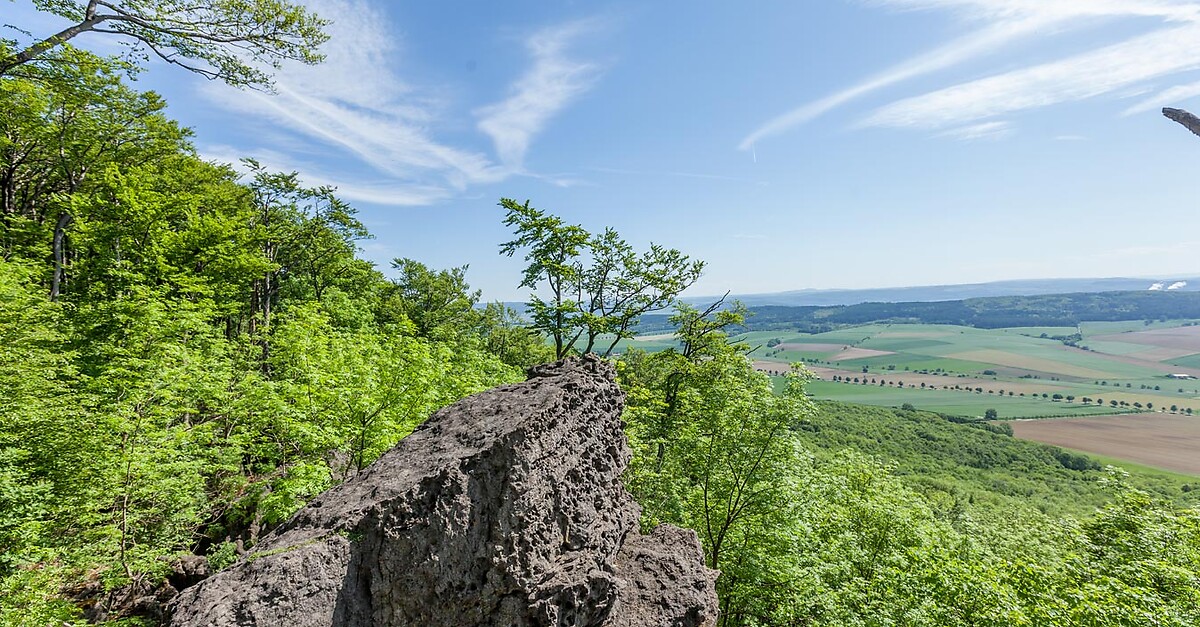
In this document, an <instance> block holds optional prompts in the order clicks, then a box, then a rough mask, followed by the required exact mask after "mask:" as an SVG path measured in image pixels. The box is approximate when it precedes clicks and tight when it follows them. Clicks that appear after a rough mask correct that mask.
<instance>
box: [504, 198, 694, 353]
mask: <svg viewBox="0 0 1200 627" xmlns="http://www.w3.org/2000/svg"><path fill="white" fill-rule="evenodd" d="M500 206H502V207H504V208H505V210H506V211H507V214H506V216H505V220H504V224H505V225H506V226H509V227H512V228H513V231H514V235H516V239H513V240H511V241H509V242H506V243H504V244H502V245H501V247H500V252H501V253H502V254H504V255H508V256H512V255H514V254H515V253H516V252H517V251H519V250H525V251H526V254H525V260H526V261H528V262H529V265H527V266H526V267H525V272H524V275H523V279H522V282H521V286H522V287H527V288H529V289H533V290H537V289H539V287H541V286H542V285H544V286H545V287H546V289H547V290H548V292H549V298H548V299H546V300H543V299H542V298H541V297H540V296H538V294H537V293H536V292H535V293H534V294H533V295H532V297H531V299H530V303H529V314H530V317H531V319H532V323H533V324H532V326H533V328H535V329H537V330H539V331H542V332H545V333H546V334H547V335H549V336H550V337H552V338H553V339H554V348H555V351H554V352H555V356H556V358H559V359H561V358H562V357H564V356H566V355H567V354H569V353H570V352H571V351H572V350H574V349H576V348H577V347H578V349H579V350H580V351H581V352H585V353H588V352H601V351H598V350H597V349H598V348H599V346H597V342H598V341H599V339H600V338H601V336H603V335H605V334H610V335H612V339H611V340H610V341H609V342H608V346H607V347H606V348H605V349H604V350H603V351H602V352H601V353H602V354H603V355H605V356H608V355H610V354H612V352H613V350H614V349H615V348H616V346H617V343H618V342H619V341H620V340H621V339H623V338H629V337H632V336H633V334H634V332H633V328H634V326H635V325H636V324H637V323H638V321H639V319H640V318H641V316H642V315H644V314H646V313H649V312H651V311H655V310H658V309H662V308H664V307H668V306H670V305H671V304H672V303H674V301H675V298H676V297H677V296H678V295H679V294H680V293H681V292H682V291H683V290H685V289H687V288H688V287H689V286H691V284H692V283H694V282H695V281H696V279H698V278H699V277H700V274H701V272H702V271H703V269H704V263H703V262H700V261H693V260H691V259H690V258H689V257H688V256H687V255H684V254H683V253H681V252H679V251H678V250H675V249H673V248H670V249H669V248H664V247H662V246H659V245H657V244H651V245H650V249H649V250H648V251H646V252H644V253H641V254H638V253H637V252H635V251H634V250H633V247H632V246H630V245H629V244H628V243H627V242H625V240H623V239H621V237H620V235H619V234H618V233H617V232H616V231H615V230H613V229H611V228H609V229H605V231H604V232H603V233H601V234H599V235H591V234H589V233H588V232H587V231H586V230H585V229H584V228H583V227H581V226H579V225H574V224H566V223H565V222H563V220H562V219H561V218H558V217H555V216H551V215H548V214H546V213H545V212H543V211H540V210H537V209H534V208H533V207H531V206H530V205H529V202H528V201H526V202H525V204H519V203H517V202H516V201H514V200H510V199H508V198H504V199H501V200H500Z"/></svg>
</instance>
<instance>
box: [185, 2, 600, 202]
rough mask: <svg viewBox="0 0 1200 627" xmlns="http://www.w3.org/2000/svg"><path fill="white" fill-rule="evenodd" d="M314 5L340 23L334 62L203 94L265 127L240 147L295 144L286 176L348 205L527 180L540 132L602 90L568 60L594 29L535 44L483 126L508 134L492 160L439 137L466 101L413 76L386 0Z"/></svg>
mask: <svg viewBox="0 0 1200 627" xmlns="http://www.w3.org/2000/svg"><path fill="white" fill-rule="evenodd" d="M312 4H313V6H314V8H315V9H317V10H318V11H319V12H320V13H321V14H322V15H323V16H328V17H330V18H331V19H332V24H331V25H330V26H329V28H328V29H327V32H328V33H329V34H330V36H331V38H330V40H329V42H328V43H327V44H325V46H323V48H322V52H324V53H325V55H326V60H325V62H324V63H321V64H318V65H315V66H306V65H301V64H288V65H287V66H285V67H284V68H283V70H282V71H279V72H277V74H276V91H277V93H275V94H262V93H257V92H245V91H239V90H234V89H232V88H229V87H227V86H225V85H222V84H219V83H207V84H205V85H204V86H203V87H202V89H203V93H204V94H205V95H206V96H207V97H208V98H209V99H211V100H212V101H213V102H215V103H217V104H218V105H220V106H222V107H223V108H225V109H227V110H229V111H231V112H234V113H235V114H237V115H239V116H242V117H243V118H245V119H248V120H250V121H252V122H261V123H262V125H263V126H264V127H266V129H267V130H266V131H264V132H263V133H262V134H261V135H258V136H255V137H251V138H247V139H249V140H250V141H248V142H246V144H245V145H239V147H238V152H240V153H247V154H252V155H253V154H262V153H263V152H264V148H265V147H268V146H274V147H278V146H280V145H281V144H283V143H286V144H287V145H288V154H289V155H290V156H288V157H284V156H283V155H282V154H279V155H278V157H279V158H278V164H277V165H278V166H280V167H279V169H282V170H285V171H288V170H298V171H300V172H301V174H302V175H303V176H304V179H305V180H306V181H308V182H309V184H329V185H334V186H336V187H338V189H339V192H340V194H341V195H342V196H343V197H344V198H346V199H349V200H360V201H365V202H371V203H379V204H388V205H423V204H429V203H431V202H435V201H437V200H439V199H443V198H447V197H450V196H453V195H456V194H461V193H462V192H463V191H464V190H466V189H467V188H468V187H470V186H471V185H477V184H486V183H493V182H497V181H501V180H503V179H505V178H507V177H509V176H512V175H514V174H519V173H521V172H520V171H519V169H518V168H516V167H514V166H515V165H519V162H520V159H521V158H523V156H524V153H525V151H526V150H527V148H528V145H529V142H530V141H531V139H532V137H533V136H534V135H535V134H536V133H537V132H538V131H539V130H540V129H541V128H542V126H543V125H544V124H545V122H546V120H547V119H549V117H550V116H551V115H552V114H553V113H555V112H557V111H558V110H559V109H561V108H562V107H563V106H566V105H567V104H568V103H569V102H570V100H571V98H572V97H573V96H575V95H577V94H578V93H579V92H580V91H582V90H583V89H586V88H587V87H588V86H590V84H591V83H590V79H589V81H583V80H582V77H583V75H584V74H587V73H588V70H589V69H590V68H591V66H590V65H588V64H585V63H578V62H571V61H568V60H566V59H565V58H564V57H563V56H562V52H563V50H564V49H565V47H566V46H567V44H568V43H569V42H570V40H571V38H572V37H574V36H575V35H577V34H579V33H581V32H583V27H584V26H585V25H586V22H577V23H573V24H570V25H568V26H566V27H560V28H557V29H553V28H552V29H547V30H546V31H543V32H542V33H540V34H539V36H537V37H534V38H532V39H531V40H530V41H531V43H530V44H529V45H530V50H531V52H532V53H533V67H532V69H531V70H529V71H528V72H527V73H526V74H525V75H524V77H523V78H521V80H520V81H518V82H517V83H516V86H515V87H514V93H513V95H512V96H511V97H510V98H509V99H508V100H505V101H504V102H502V103H499V104H498V105H494V107H495V108H496V117H495V120H494V123H493V124H492V125H489V126H488V127H487V128H485V129H484V130H486V131H488V133H489V134H490V135H492V137H493V138H494V139H495V138H496V137H497V134H499V133H502V132H507V133H508V134H507V135H506V136H505V137H506V138H505V139H504V140H503V141H501V140H500V139H496V147H497V151H498V153H499V155H498V158H496V157H492V156H490V155H488V154H487V153H486V152H483V151H480V150H477V149H471V148H464V147H460V146H456V145H452V144H450V143H448V142H445V141H442V140H440V139H439V138H438V137H437V134H436V129H437V128H438V127H439V126H447V127H455V126H461V124H462V120H453V119H452V120H445V119H442V116H445V115H447V114H446V113H444V112H446V111H455V109H456V107H455V106H454V104H455V103H448V102H445V101H443V100H442V99H440V98H438V97H436V96H434V95H432V94H431V93H430V92H431V91H432V90H430V89H420V88H417V87H414V86H412V85H410V84H409V83H408V82H407V81H405V80H404V78H403V76H402V74H403V69H404V64H405V58H406V53H407V51H406V50H404V49H402V40H401V39H400V38H399V36H398V35H397V32H398V31H397V29H396V28H394V24H392V23H390V21H389V18H388V17H387V16H386V15H385V14H384V13H383V12H382V11H381V10H380V9H379V8H378V7H379V5H378V4H377V3H374V2H371V1H369V0H322V1H321V2H319V3H316V2H313V3H312ZM589 76H590V74H589ZM447 91H453V90H447ZM457 108H459V109H461V108H462V107H461V106H459V107H457ZM506 121H507V124H505V122H506ZM480 126H481V128H482V127H483V123H481V124H480ZM493 129H494V130H495V132H493ZM505 129H508V130H507V131H505ZM279 135H283V136H284V137H282V138H281V137H279ZM255 143H257V144H258V145H254V144H255ZM267 152H269V151H267ZM514 160H515V162H514ZM318 164H319V165H318Z"/></svg>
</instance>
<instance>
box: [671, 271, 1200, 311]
mask: <svg viewBox="0 0 1200 627" xmlns="http://www.w3.org/2000/svg"><path fill="white" fill-rule="evenodd" d="M1180 284H1183V285H1180ZM1155 286H1157V288H1158V290H1156V291H1168V289H1169V288H1172V286H1174V289H1170V291H1200V277H1163V278H1128V277H1114V278H1104V279H1027V280H1016V281H992V282H990V283H968V284H961V285H925V286H914V287H886V288H873V289H861V290H795V291H790V292H776V293H772V294H741V295H737V296H731V297H730V299H737V300H740V301H742V302H743V303H745V304H746V305H747V306H749V307H760V306H766V305H782V306H790V307H797V306H823V307H827V306H831V305H857V304H859V303H871V302H874V303H898V302H935V301H947V300H964V299H968V298H987V297H991V296H1038V295H1042V294H1071V293H1081V292H1132V291H1149V290H1150V289H1151V288H1152V287H1155ZM684 300H686V301H687V302H690V303H693V304H701V303H711V302H712V301H714V300H716V298H714V297H695V298H686V299H684Z"/></svg>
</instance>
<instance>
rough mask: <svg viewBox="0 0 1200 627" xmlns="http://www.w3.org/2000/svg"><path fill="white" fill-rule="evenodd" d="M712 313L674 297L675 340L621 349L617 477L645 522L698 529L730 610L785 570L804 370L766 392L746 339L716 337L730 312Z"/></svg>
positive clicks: (733, 314) (747, 602) (741, 607)
mask: <svg viewBox="0 0 1200 627" xmlns="http://www.w3.org/2000/svg"><path fill="white" fill-rule="evenodd" d="M714 310H715V307H714V308H712V309H709V310H708V311H699V310H697V309H695V308H693V307H690V306H688V305H679V306H678V313H677V314H676V316H675V318H676V319H677V322H678V324H677V326H678V328H679V329H680V330H679V332H678V334H677V339H678V340H679V344H680V346H681V349H680V350H675V349H668V350H665V351H661V352H657V353H643V352H640V351H630V352H627V353H626V354H625V355H623V356H622V358H621V360H620V362H618V372H619V373H620V378H621V384H622V387H623V388H624V389H625V390H626V393H627V394H628V400H627V405H626V411H625V416H624V418H625V422H626V425H627V433H628V435H629V441H630V446H631V447H632V449H633V459H632V461H631V463H630V467H629V470H628V471H627V475H626V481H627V484H628V485H629V487H630V490H631V491H632V492H633V493H634V495H635V496H636V497H637V498H638V501H639V502H640V503H641V504H642V505H643V507H644V508H645V509H644V511H643V522H644V524H646V525H654V524H658V523H660V522H671V523H675V524H678V525H682V526H686V527H691V528H692V529H695V530H696V531H697V532H698V533H699V535H700V539H701V543H702V544H703V545H704V548H705V553H706V556H707V561H708V566H709V567H710V568H714V569H719V570H721V572H722V574H721V577H720V578H719V579H718V592H719V594H720V596H721V598H722V612H723V615H725V616H734V615H736V614H738V613H739V612H743V611H745V608H746V607H748V606H752V605H755V604H758V603H760V602H761V598H760V597H761V595H762V594H763V591H764V590H775V589H777V588H778V586H779V585H780V583H781V578H783V577H786V574H787V573H786V571H785V570H781V569H782V565H783V563H784V562H785V561H786V560H785V556H786V555H787V553H788V551H789V543H790V541H791V538H790V532H789V520H790V519H791V518H792V517H793V515H794V512H793V511H792V508H791V507H790V505H789V503H790V502H791V493H792V491H793V490H794V489H795V487H796V485H797V484H798V483H799V482H800V481H801V480H802V477H801V476H800V475H799V474H798V471H799V470H800V468H801V466H802V461H803V459H802V456H801V455H800V451H799V450H798V449H797V447H796V446H795V438H794V435H793V433H794V432H793V430H792V426H793V424H794V423H795V421H796V420H798V419H799V418H801V417H803V416H805V415H807V414H808V413H809V412H810V411H811V405H810V404H809V402H808V400H807V397H806V396H805V395H804V392H803V384H804V382H805V380H806V379H807V377H806V375H805V373H804V372H803V371H802V370H796V371H794V372H793V373H792V374H791V375H789V379H788V385H787V386H786V388H785V390H784V392H783V394H782V395H776V394H774V393H773V391H772V386H771V382H770V379H769V378H768V377H767V376H766V375H764V374H762V373H760V372H757V371H755V370H754V369H753V367H752V365H751V363H750V361H749V360H748V359H747V358H746V356H745V350H746V347H745V346H744V345H739V344H733V343H729V342H728V339H727V336H726V335H725V332H724V330H725V329H726V328H727V327H729V326H732V325H735V324H737V323H738V322H740V319H741V318H740V314H739V313H738V311H740V310H737V309H735V310H733V311H723V312H721V313H719V314H717V315H716V316H715V317H710V315H711V314H712V313H713V311H714ZM723 620H726V621H728V620H729V619H723Z"/></svg>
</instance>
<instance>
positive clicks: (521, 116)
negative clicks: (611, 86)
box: [476, 20, 599, 170]
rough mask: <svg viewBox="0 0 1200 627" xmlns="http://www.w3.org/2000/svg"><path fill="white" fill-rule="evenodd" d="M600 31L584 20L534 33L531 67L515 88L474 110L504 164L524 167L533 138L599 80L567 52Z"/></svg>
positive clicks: (592, 66) (595, 70) (594, 68)
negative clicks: (571, 46) (572, 46)
mask: <svg viewBox="0 0 1200 627" xmlns="http://www.w3.org/2000/svg"><path fill="white" fill-rule="evenodd" d="M596 27H597V22H595V21H593V20H585V21H579V22H572V23H569V24H564V25H560V26H555V27H552V28H547V29H544V30H542V31H540V32H538V33H535V34H534V35H533V36H532V37H530V38H528V39H527V40H526V42H525V46H526V48H527V49H528V51H529V54H530V56H531V57H532V58H533V66H532V67H531V68H529V70H528V71H527V72H526V73H525V75H524V76H522V77H521V78H520V79H519V80H518V81H517V82H516V83H514V84H513V85H512V87H511V88H510V90H509V91H510V93H509V96H508V97H507V98H505V99H504V100H503V101H501V102H498V103H495V104H491V105H488V106H485V107H482V108H480V109H478V110H476V115H478V116H479V130H481V131H483V132H484V133H486V134H487V135H488V136H490V137H491V138H492V142H493V143H494V144H495V146H496V154H497V155H498V156H499V158H500V162H501V163H503V164H504V165H505V166H507V167H509V168H512V169H516V170H519V169H521V168H522V167H523V163H524V160H525V153H526V152H527V151H528V150H529V143H530V142H531V141H532V139H533V137H534V135H536V134H537V133H539V132H540V131H541V130H542V128H543V127H544V126H545V125H546V123H547V122H549V121H550V119H551V118H552V117H554V115H555V114H556V113H558V112H559V111H561V110H562V109H563V108H564V107H565V106H567V105H568V104H569V103H570V102H571V101H572V100H574V99H575V98H577V97H578V96H579V95H580V94H582V93H583V92H585V91H587V90H588V89H589V88H590V87H591V86H592V84H593V83H594V82H595V80H596V78H597V77H598V75H599V67H598V66H597V65H596V64H593V63H587V62H583V61H577V60H575V59H572V58H571V57H570V56H569V55H568V49H569V47H570V45H571V44H572V43H573V42H574V41H575V40H576V39H578V38H579V37H580V36H581V35H583V34H586V33H588V32H591V31H593V30H595V29H596Z"/></svg>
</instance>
